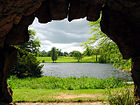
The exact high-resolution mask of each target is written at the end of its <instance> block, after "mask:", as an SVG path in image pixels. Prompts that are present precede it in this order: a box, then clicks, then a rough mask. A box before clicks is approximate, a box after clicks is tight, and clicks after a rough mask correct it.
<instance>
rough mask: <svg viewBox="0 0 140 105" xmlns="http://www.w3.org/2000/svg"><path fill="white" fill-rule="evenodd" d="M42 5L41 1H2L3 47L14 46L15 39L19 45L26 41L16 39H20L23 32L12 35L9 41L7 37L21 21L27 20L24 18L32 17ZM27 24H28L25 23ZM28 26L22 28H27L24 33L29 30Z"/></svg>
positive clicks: (0, 27)
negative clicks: (5, 45)
mask: <svg viewBox="0 0 140 105" xmlns="http://www.w3.org/2000/svg"><path fill="white" fill-rule="evenodd" d="M40 5H41V0H0V46H1V47H2V46H4V43H8V44H14V43H11V42H13V41H14V42H15V40H13V39H16V41H18V42H19V43H22V42H24V41H25V39H24V38H16V37H19V36H18V35H20V33H22V31H19V32H16V33H18V34H14V35H12V34H11V36H9V35H8V37H9V39H8V37H7V34H8V33H9V31H10V30H11V29H12V28H13V27H16V25H18V24H19V23H20V21H21V20H25V19H22V18H24V17H25V16H28V15H31V14H32V13H33V12H35V10H37V9H38V8H39V7H40ZM23 16H24V17H23ZM25 24H27V23H26V22H25ZM22 25H23V24H22ZM28 25H29V24H28ZM28 25H26V27H22V28H26V29H24V30H23V29H22V30H23V32H24V31H25V30H27V29H28V28H27V27H28ZM21 37H22V36H21ZM11 38H12V39H11ZM10 40H11V41H10ZM16 44H17V43H16Z"/></svg>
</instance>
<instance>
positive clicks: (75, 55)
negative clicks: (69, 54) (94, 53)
mask: <svg viewBox="0 0 140 105" xmlns="http://www.w3.org/2000/svg"><path fill="white" fill-rule="evenodd" d="M82 56H83V55H82V54H81V52H79V51H74V53H73V57H74V58H75V59H77V61H78V62H79V61H80V60H81V59H82Z"/></svg>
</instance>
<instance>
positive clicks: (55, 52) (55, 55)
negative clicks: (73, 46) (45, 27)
mask: <svg viewBox="0 0 140 105" xmlns="http://www.w3.org/2000/svg"><path fill="white" fill-rule="evenodd" d="M51 58H52V61H53V62H54V61H56V60H57V50H56V48H55V47H53V48H52V49H51Z"/></svg>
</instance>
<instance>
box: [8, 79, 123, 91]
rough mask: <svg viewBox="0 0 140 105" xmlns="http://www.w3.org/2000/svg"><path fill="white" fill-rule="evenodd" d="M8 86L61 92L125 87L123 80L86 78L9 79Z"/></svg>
mask: <svg viewBox="0 0 140 105" xmlns="http://www.w3.org/2000/svg"><path fill="white" fill-rule="evenodd" d="M8 85H9V87H10V88H12V89H26V88H27V89H62V90H78V89H105V88H117V87H122V86H125V83H124V81H123V80H118V79H115V78H113V77H112V78H107V79H105V80H104V79H96V78H88V77H81V78H75V77H67V78H60V77H46V76H44V77H40V78H25V79H18V78H16V77H11V78H9V80H8Z"/></svg>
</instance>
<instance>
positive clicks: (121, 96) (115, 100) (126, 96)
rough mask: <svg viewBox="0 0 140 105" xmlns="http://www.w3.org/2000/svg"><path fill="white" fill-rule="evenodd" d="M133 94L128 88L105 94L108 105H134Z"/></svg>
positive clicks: (109, 91) (108, 91)
mask: <svg viewBox="0 0 140 105" xmlns="http://www.w3.org/2000/svg"><path fill="white" fill-rule="evenodd" d="M133 93H134V92H132V91H131V89H129V88H126V89H120V90H114V91H111V89H108V90H107V92H106V94H107V98H108V102H109V104H110V105H136V103H135V99H134V94H133Z"/></svg>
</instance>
